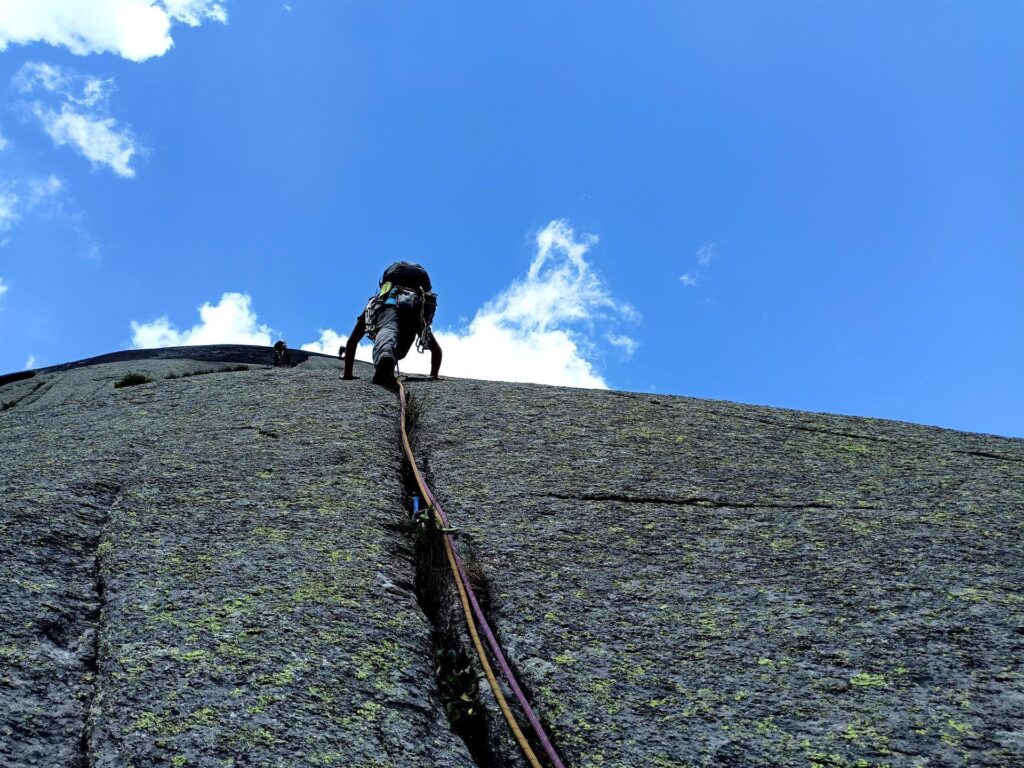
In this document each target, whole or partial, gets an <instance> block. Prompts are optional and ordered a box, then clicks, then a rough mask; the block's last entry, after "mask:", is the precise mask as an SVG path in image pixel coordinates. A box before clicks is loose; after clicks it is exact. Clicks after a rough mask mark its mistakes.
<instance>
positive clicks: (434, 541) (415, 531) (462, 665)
mask: <svg viewBox="0 0 1024 768" xmlns="http://www.w3.org/2000/svg"><path fill="white" fill-rule="evenodd" d="M402 475H403V479H404V481H405V492H406V500H407V502H408V503H407V505H406V508H407V509H410V508H411V506H412V505H411V502H412V497H413V496H414V495H419V489H418V488H417V487H416V481H415V479H414V477H413V474H412V470H411V468H410V467H409V464H408V462H407V461H405V462H403V472H402ZM407 530H408V532H409V536H410V537H411V538H412V540H413V552H414V558H415V561H414V567H415V585H416V601H417V603H418V604H419V606H420V610H422V611H423V614H424V615H425V616H426V618H427V620H428V621H429V622H430V625H431V637H430V648H429V651H430V657H431V665H432V667H433V669H434V677H435V679H436V681H437V695H438V698H439V699H440V700H441V704H442V706H443V707H444V709H445V716H446V717H447V719H448V723H449V725H450V726H451V729H452V732H453V733H454V734H456V735H457V736H458V737H459V738H461V739H462V740H463V742H464V743H465V744H466V749H467V750H468V751H469V754H470V756H471V757H472V758H473V761H474V762H475V763H476V764H477V765H479V766H481V767H482V768H505V766H506V765H507V763H506V761H504V760H501V759H499V757H498V754H497V751H496V748H495V747H496V741H497V739H496V738H495V736H494V735H493V732H492V728H491V724H490V722H489V719H488V717H487V716H486V714H485V712H484V709H483V706H482V703H481V700H480V679H481V675H480V674H479V672H478V668H479V663H478V662H477V661H476V660H475V654H474V651H473V648H472V646H471V645H470V643H469V642H468V639H467V638H466V636H465V633H464V632H463V626H464V620H463V616H462V607H461V605H460V604H459V602H458V600H457V599H456V598H455V590H456V588H455V583H454V581H453V579H452V574H451V570H450V569H449V567H448V561H447V556H446V554H445V550H444V545H443V543H442V541H441V539H440V536H439V535H438V533H437V531H436V529H435V528H434V524H433V523H432V522H417V521H416V520H413V519H411V518H410V520H409V523H408V525H407Z"/></svg>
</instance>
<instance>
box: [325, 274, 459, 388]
mask: <svg viewBox="0 0 1024 768" xmlns="http://www.w3.org/2000/svg"><path fill="white" fill-rule="evenodd" d="M436 309H437V296H436V294H434V292H433V291H432V290H431V285H430V276H429V275H428V274H427V270H425V269H424V268H423V267H421V266H420V265H419V264H411V263H409V262H407V261H396V262H395V263H394V264H392V265H391V266H390V267H388V268H387V269H385V270H384V275H383V276H382V277H381V279H380V290H378V291H377V294H376V295H375V296H373V297H371V298H370V300H369V302H367V304H366V309H364V310H363V313H362V314H361V315H359V317H357V318H356V325H355V327H354V328H353V329H352V333H351V335H350V336H349V337H348V342H347V343H346V344H345V355H344V357H345V375H344V377H343V378H346V379H354V378H355V376H353V375H352V365H353V363H354V362H355V356H356V345H357V344H359V340H360V339H362V338H363V336H364V335H366V336H369V337H370V338H371V339H373V365H374V367H375V368H376V371H375V372H374V374H373V383H374V384H382V385H384V386H386V387H394V386H395V366H396V364H397V363H398V361H399V360H401V359H403V358H404V357H405V356H406V355H407V354H409V349H410V348H411V347H412V342H413V340H414V339H415V338H416V337H417V336H419V343H418V344H417V345H416V349H417V350H418V351H420V352H422V351H423V350H424V349H429V350H430V377H431V378H433V379H436V378H437V374H438V372H439V371H440V370H441V345H440V344H438V343H437V339H435V338H434V334H433V333H431V330H430V324H431V323H432V322H433V320H434V311H435V310H436Z"/></svg>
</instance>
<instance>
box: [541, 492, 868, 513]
mask: <svg viewBox="0 0 1024 768" xmlns="http://www.w3.org/2000/svg"><path fill="white" fill-rule="evenodd" d="M532 495H533V496H534V497H546V498H552V499H564V500H566V501H614V502H622V503H625V504H669V505H674V506H680V507H706V508H709V509H724V508H733V509H834V510H841V509H858V510H877V509H878V507H870V506H862V505H857V504H846V505H835V504H819V503H816V502H809V503H793V504H780V503H778V502H772V501H768V502H765V501H730V500H728V499H712V498H708V497H707V496H688V497H682V498H679V497H670V496H627V495H623V494H612V493H583V494H577V495H571V494H568V493H551V492H548V493H535V494H532Z"/></svg>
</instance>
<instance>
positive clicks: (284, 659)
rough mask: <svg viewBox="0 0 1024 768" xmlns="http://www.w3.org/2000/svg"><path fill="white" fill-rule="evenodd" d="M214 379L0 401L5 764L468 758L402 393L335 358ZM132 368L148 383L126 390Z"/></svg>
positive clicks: (108, 369)
mask: <svg viewBox="0 0 1024 768" xmlns="http://www.w3.org/2000/svg"><path fill="white" fill-rule="evenodd" d="M218 359H219V358H218ZM222 367H224V366H223V365H222V364H221V363H219V362H218V363H209V362H197V361H193V360H188V359H180V360H161V359H145V360H134V361H131V362H129V363H112V364H100V365H92V366H85V367H77V368H74V369H71V370H68V371H65V372H57V373H50V374H46V373H44V374H41V375H39V376H37V377H35V378H33V379H30V380H27V381H22V382H16V383H13V384H10V385H8V386H5V387H3V388H0V399H3V400H4V402H12V401H16V402H14V405H13V406H11V407H8V408H7V409H6V410H4V411H2V412H0V477H2V480H0V553H2V554H0V615H3V616H4V617H5V621H4V622H3V624H2V625H0V764H2V765H4V766H11V767H12V768H13V767H14V766H86V765H87V766H103V767H107V766H111V767H112V766H137V768H145V767H147V766H153V765H172V766H308V765H336V766H404V765H438V766H470V765H473V764H474V763H473V761H472V760H471V759H470V757H469V754H468V752H467V750H466V748H465V745H464V744H463V743H462V741H461V740H460V739H459V738H457V737H455V736H454V735H453V734H452V733H451V731H450V730H449V727H448V723H447V720H446V718H445V716H444V710H443V708H442V706H441V704H440V702H439V700H438V697H437V693H436V683H435V680H434V675H433V666H432V665H433V659H432V658H431V640H430V637H431V632H432V628H431V626H430V624H429V622H428V621H427V619H426V618H425V617H424V615H423V613H422V612H421V611H420V609H419V607H418V605H417V600H416V595H415V592H414V590H413V581H414V570H415V569H414V564H413V562H412V549H411V546H410V544H409V540H408V535H407V532H406V531H405V528H404V521H403V517H404V511H403V508H402V503H403V499H402V492H403V489H402V483H401V471H400V470H401V463H400V455H399V453H398V451H397V447H396V446H397V427H398V422H397V418H396V415H395V408H394V397H393V395H391V394H390V393H388V392H385V391H384V390H381V389H380V388H378V387H373V386H372V385H370V384H369V383H368V382H367V381H366V380H365V379H364V380H363V381H359V382H344V383H343V382H341V381H339V379H338V373H339V368H338V365H337V363H336V362H335V361H331V360H329V359H327V358H312V359H311V360H310V361H309V362H307V363H305V364H303V365H300V366H298V367H296V368H292V369H273V368H257V367H255V366H253V367H250V368H249V369H248V370H244V371H225V372H216V371H219V369H220V368H222ZM129 369H130V370H132V371H135V372H139V373H142V374H145V375H148V376H150V377H152V378H153V379H154V381H153V382H152V383H148V384H142V385H138V386H132V387H125V388H122V389H115V388H114V387H113V383H114V381H115V380H116V379H118V378H120V377H121V376H122V375H123V374H124V373H125V372H126V371H127V370H129ZM198 371H214V372H211V373H208V374H207V375H195V376H193V375H190V376H186V377H184V378H174V379H171V378H167V377H168V376H169V375H171V374H178V375H181V374H186V373H188V374H194V373H196V372H198Z"/></svg>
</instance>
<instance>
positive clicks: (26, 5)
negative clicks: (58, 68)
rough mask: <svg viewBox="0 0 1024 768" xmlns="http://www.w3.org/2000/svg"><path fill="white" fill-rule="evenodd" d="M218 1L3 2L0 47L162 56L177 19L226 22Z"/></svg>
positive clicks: (141, 57)
mask: <svg viewBox="0 0 1024 768" xmlns="http://www.w3.org/2000/svg"><path fill="white" fill-rule="evenodd" d="M224 6H225V4H224V3H223V2H220V1H219V0H88V2H85V0H77V1H76V0H4V2H2V3H0V51H2V50H4V49H5V48H7V46H8V45H10V44H11V43H15V44H22V45H24V44H28V43H35V42H42V43H48V44H49V45H55V46H64V47H66V48H67V49H68V50H70V51H71V52H72V53H74V54H77V55H79V56H84V55H87V54H90V53H115V54H117V55H119V56H122V57H123V58H126V59H130V60H131V61H144V60H145V59H148V58H150V57H152V56H162V55H163V54H165V53H166V52H167V51H168V50H169V49H170V48H171V46H172V45H173V44H174V41H173V40H172V38H171V27H172V25H173V24H174V23H175V22H180V23H184V24H187V25H189V26H192V27H197V26H199V25H200V24H202V23H203V22H204V21H217V22H220V23H225V22H227V11H226V10H225V7H224Z"/></svg>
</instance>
